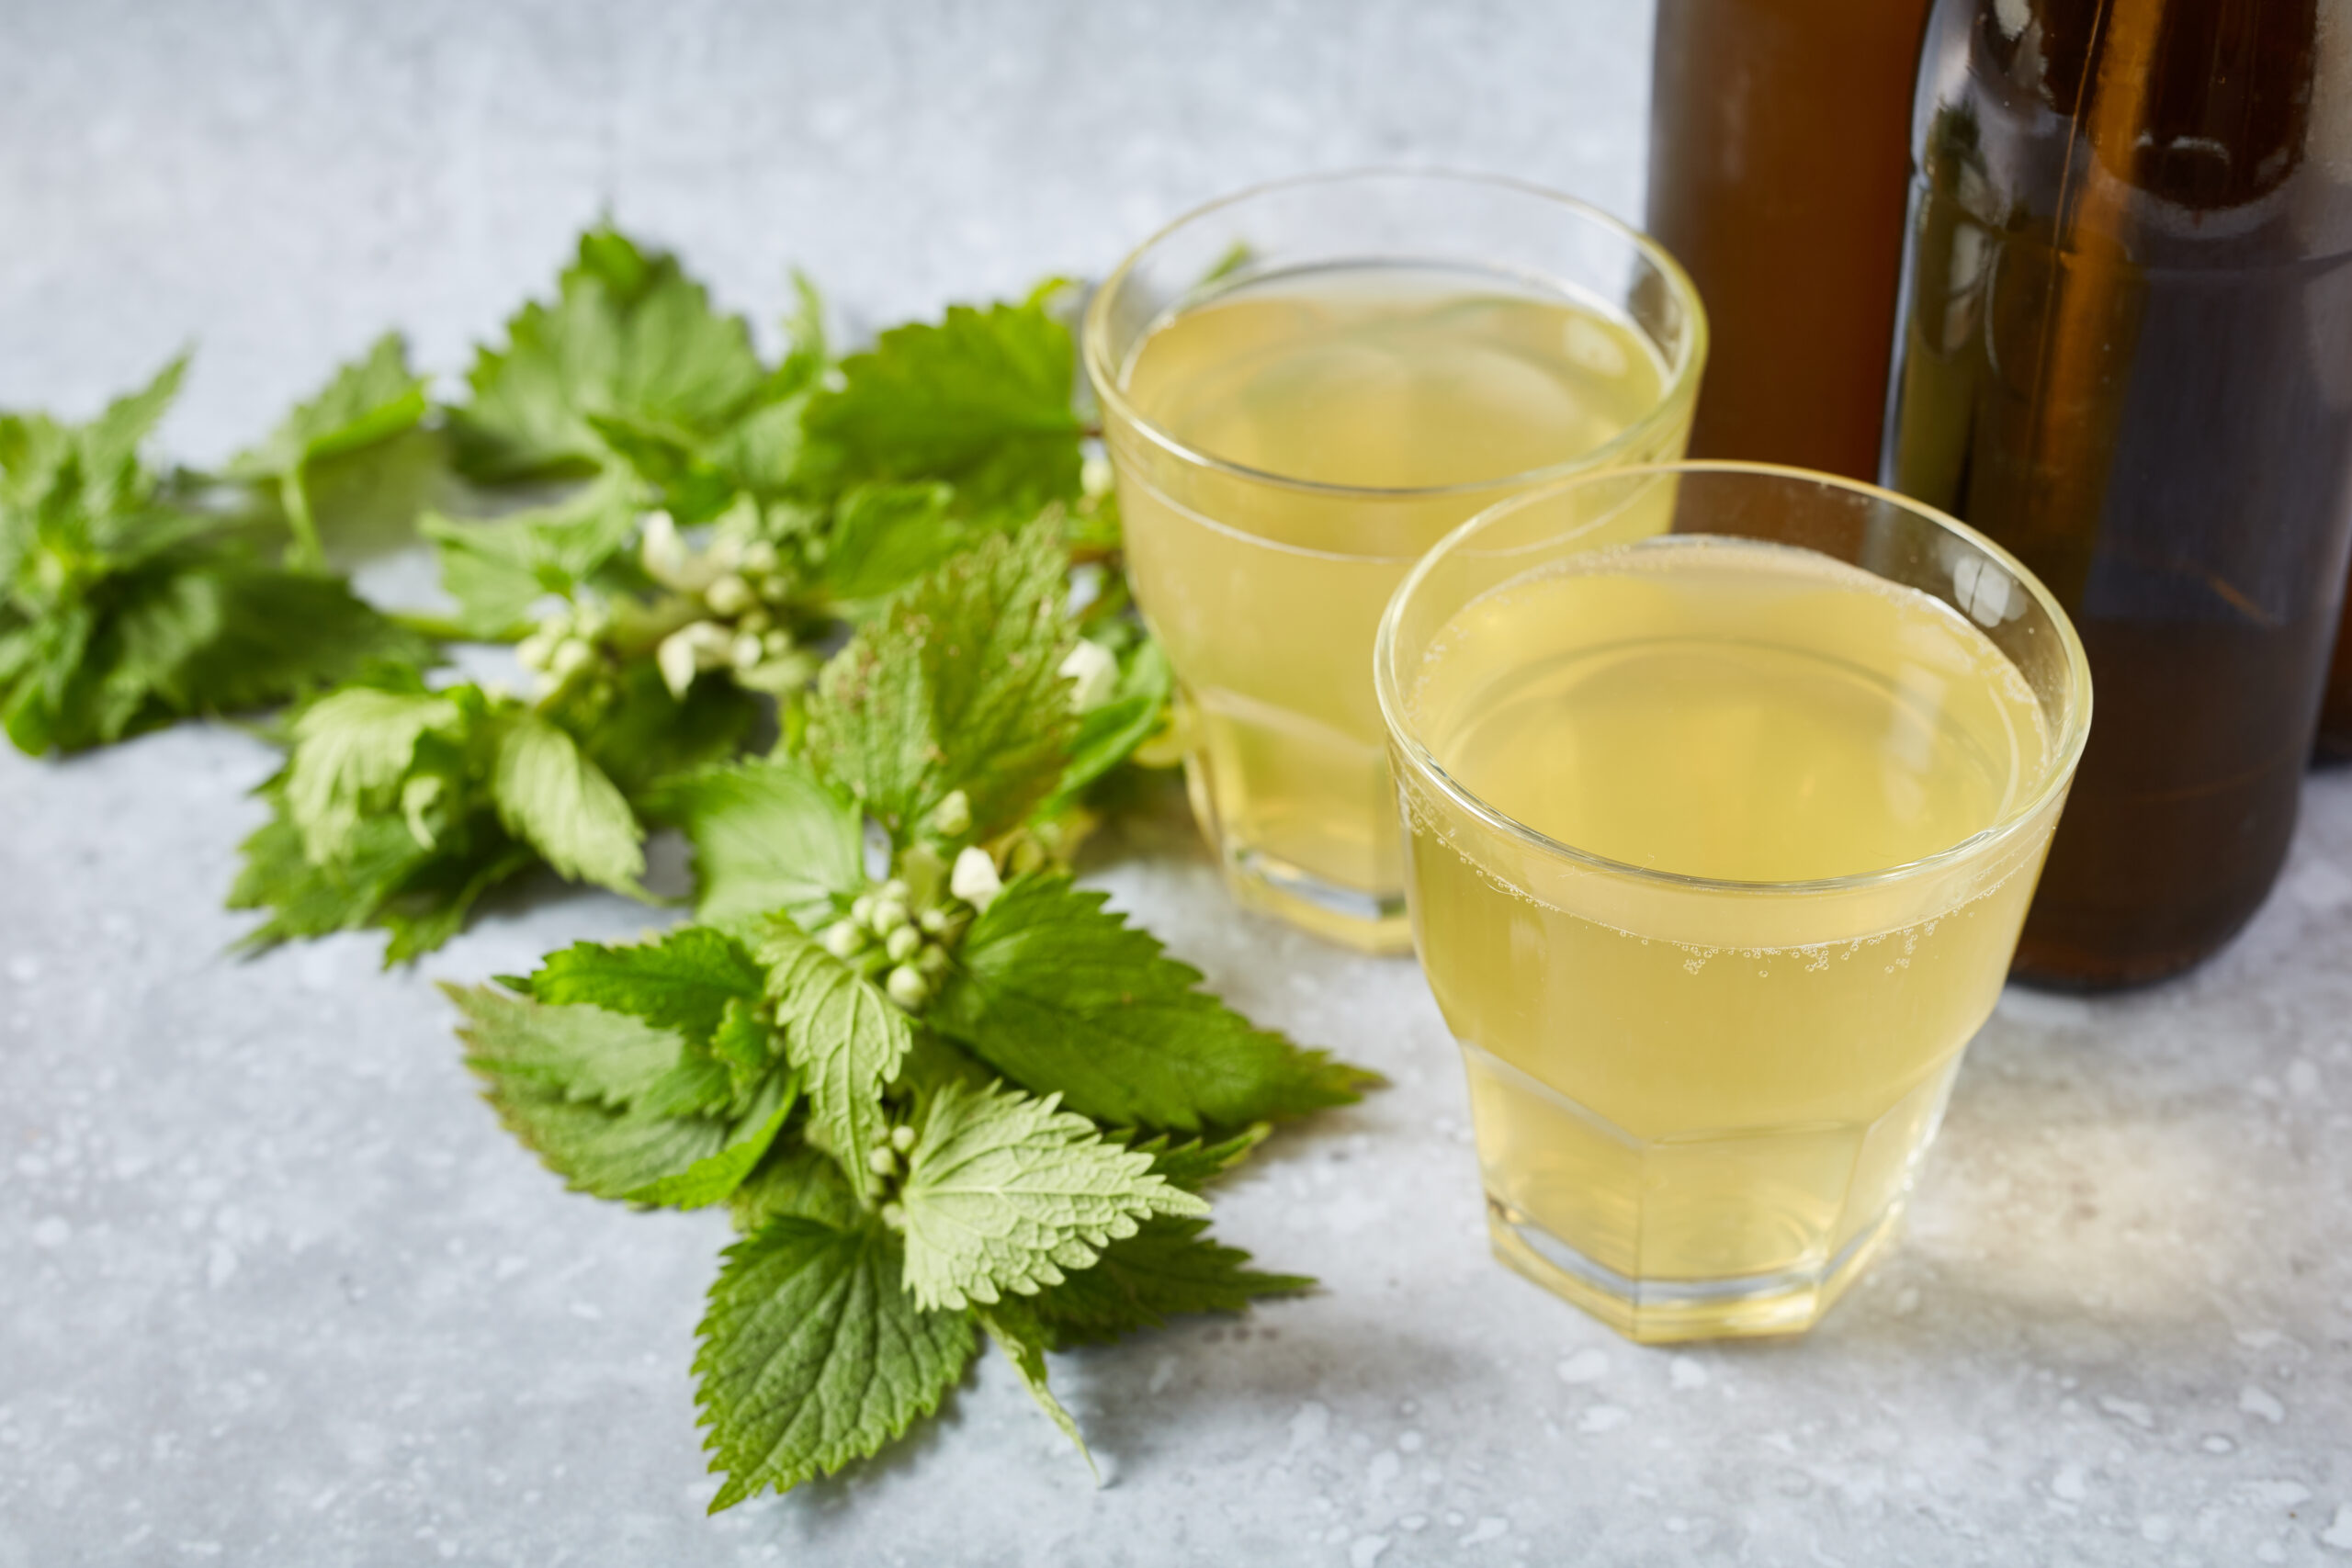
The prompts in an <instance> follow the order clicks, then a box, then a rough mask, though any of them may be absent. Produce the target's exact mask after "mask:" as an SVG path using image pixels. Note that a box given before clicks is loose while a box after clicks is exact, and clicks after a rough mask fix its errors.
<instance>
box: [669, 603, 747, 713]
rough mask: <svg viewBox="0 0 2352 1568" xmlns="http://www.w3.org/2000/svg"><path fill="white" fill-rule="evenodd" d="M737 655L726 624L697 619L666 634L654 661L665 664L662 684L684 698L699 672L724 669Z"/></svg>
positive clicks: (672, 692)
mask: <svg viewBox="0 0 2352 1568" xmlns="http://www.w3.org/2000/svg"><path fill="white" fill-rule="evenodd" d="M734 654H735V638H734V637H733V635H732V634H730V633H729V631H728V629H727V628H726V627H725V626H718V625H716V624H714V623H713V622H710V621H696V622H695V623H694V624H693V625H692V626H680V627H679V628H678V629H677V630H676V631H673V632H672V633H671V634H670V635H669V636H668V637H663V638H662V646H661V647H660V648H658V649H654V650H653V662H654V663H655V664H657V665H659V666H660V667H661V670H662V684H663V685H665V686H667V687H669V688H670V694H671V695H672V696H673V697H679V698H684V696H685V694H686V688H687V687H689V686H691V685H693V684H694V683H695V673H696V672H697V671H704V670H719V669H724V668H725V667H726V666H727V665H728V664H729V663H730V662H731V661H732V660H733V659H734Z"/></svg>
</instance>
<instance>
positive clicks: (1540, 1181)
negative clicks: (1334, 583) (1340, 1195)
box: [1375, 463, 2091, 1340]
mask: <svg viewBox="0 0 2352 1568" xmlns="http://www.w3.org/2000/svg"><path fill="white" fill-rule="evenodd" d="M1375 666H1376V668H1375V674H1376V679H1377V682H1378V688H1379V695H1380V701H1381V705H1382V710H1383V713H1384V715H1385V718H1386V721H1387V725H1388V732H1389V736H1390V740H1391V744H1392V747H1393V754H1394V761H1395V768H1396V773H1397V785H1398V789H1397V794H1398V798H1399V802H1400V804H1401V807H1402V810H1403V818H1404V821H1405V824H1406V829H1407V834H1408V862H1409V865H1408V881H1409V886H1410V890H1411V908H1412V917H1413V926H1414V934H1415V938H1416V941H1417V942H1418V944H1419V950H1420V954H1421V962H1422V964H1423V966H1424V968H1425V969H1426V971H1427V973H1428V976H1429V980H1430V987H1431V989H1432V990H1433V991H1434V992H1435V993H1436V996H1437V999H1438V1002H1439V1005H1440V1007H1441V1008H1442V1010H1443V1011H1444V1014H1445V1018H1446V1021H1447V1023H1448V1025H1449V1026H1450V1027H1451V1029H1452V1030H1453V1033H1454V1035H1455V1036H1456V1038H1457V1039H1458V1040H1459V1041H1460V1042H1461V1045H1462V1050H1463V1055H1464V1060H1465V1063H1466V1066H1467V1068H1468V1074H1469V1080H1470V1091H1471V1105H1472V1110H1473V1113H1474V1116H1475V1119H1476V1131H1477V1144H1478V1156H1479V1162H1480V1166H1481V1168H1482V1172H1483V1176H1484V1180H1485V1185H1486V1190H1487V1211H1488V1215H1489V1222H1490V1227H1491V1230H1492V1234H1493V1238H1494V1243H1495V1247H1496V1249H1497V1251H1498V1253H1499V1255H1500V1256H1501V1257H1502V1258H1503V1259H1504V1260H1505V1261H1506V1262H1507V1263H1509V1264H1510V1265H1511V1266H1512V1267H1514V1268H1516V1269H1519V1270H1520V1271H1521V1272H1522V1273H1525V1274H1527V1275H1529V1276H1530V1277H1532V1278H1533V1279H1534V1280H1537V1281H1539V1282H1540V1283H1542V1284H1544V1285H1545V1286H1546V1287H1547V1288H1549V1289H1551V1290H1553V1291H1555V1292H1557V1293H1559V1294H1560V1295H1563V1296H1565V1297H1566V1298H1567V1299H1568V1300H1569V1301H1571V1302H1573V1303H1577V1305H1579V1306H1581V1307H1583V1308H1585V1309H1586V1310H1588V1311H1589V1312H1590V1313H1592V1314H1594V1315H1595V1316H1598V1317H1600V1319H1601V1320H1602V1321H1604V1322H1606V1323H1608V1324H1610V1325H1611V1326H1613V1327H1615V1328H1617V1329H1618V1330H1619V1331H1620V1332H1622V1333H1624V1334H1626V1335H1629V1336H1631V1337H1634V1338H1636V1339H1642V1340H1672V1339H1684V1338H1698V1337H1720V1336H1734V1335H1751V1334H1772V1333H1786V1332H1792V1331H1796V1330H1802V1329H1804V1328H1806V1327H1808V1326H1810V1325H1812V1324H1813V1323H1814V1322H1815V1321H1816V1320H1817V1318H1818V1317H1819V1316H1820V1314H1821V1313H1822V1312H1823V1311H1825V1310H1826V1308H1827V1307H1828V1305H1829V1303H1831V1302H1832V1301H1833V1300H1834V1299H1835V1298H1836V1297H1837V1295H1838V1292H1840V1291H1841V1290H1842V1289H1843V1288H1844V1287H1845V1286H1846V1285H1847V1284H1848V1283H1849V1282H1850V1281H1851V1280H1853V1279H1854V1278H1855V1277H1856V1276H1857V1275H1858V1273H1859V1272H1860V1269H1862V1268H1863V1267H1864V1265H1865V1264H1866V1263H1867V1262H1868V1260H1869V1258H1871V1255H1872V1253H1873V1252H1874V1251H1875V1249H1876V1248H1877V1247H1879V1246H1880V1245H1881V1243H1882V1242H1883V1240H1884V1239H1885V1238H1886V1237H1887V1236H1888V1235H1890V1234H1891V1232H1892V1230H1893V1228H1894V1224H1895V1221H1896V1219H1897V1217H1898V1216H1899V1214H1900V1212H1901V1209H1902V1205H1903V1201H1904V1199H1905V1195H1906V1194H1907V1193H1908V1191H1909V1189H1910V1183H1911V1179H1912V1176H1913V1173H1914V1172H1915V1170H1916V1168H1917V1165H1918V1162H1919V1159H1920V1157H1921V1156H1922V1155H1923V1154H1924V1152H1925V1151H1926V1149H1927V1146H1928V1143H1929V1142H1930V1140H1931V1139H1932V1138H1933V1136H1934V1134H1935V1131H1936V1128H1937V1125H1938V1124H1939V1121H1940V1120H1941V1117H1942V1114H1943V1107H1944V1103H1945V1099H1946V1096H1947V1095H1948V1094H1949V1092H1950V1090H1951V1084H1952V1079H1953V1076H1954V1074H1955V1072H1956V1071H1957V1070H1958V1067H1959V1065H1960V1060H1961V1054H1962V1048H1963V1047H1965V1046H1966V1044H1967V1043H1968V1041H1969V1039H1970V1038H1971V1037H1972V1036H1973V1034H1974V1033H1975V1032H1976V1031H1977V1029H1978V1028H1979V1026H1981V1025H1982V1024H1983V1022H1984V1021H1985V1017H1986V1016H1987V1015H1988V1014H1989V1013H1990V1011H1991V1010H1992V1008H1993V1004H1994V1001H1995V999H1996V998H1997V996H1998V995H1999V992H2000V989H2001V985H2002V980H2003V977H2004V976H2005V974H2006V973H2007V968H2008V964H2009V959H2010V954H2011V953H2012V951H2013V949H2014V948H2015V946H2016V944H2017V940H2018V928H2019V925H2020V923H2021V922H2022V920H2023V919H2024V916H2025V909H2026V905H2027V903H2028V901H2029V899H2030V897H2031V895H2032V891H2033V886H2034V881H2035V878H2036V877H2037V876H2038V875H2039V874H2040V871H2041V861H2042V856H2043V853H2044V852H2045V850H2046V849H2047V848H2048V846H2049V842H2050V835H2051V829H2052V827H2053V825H2054V824H2055V823H2056V821H2057V818H2058V814H2059V811H2060V809H2061V807H2063V805H2064V800H2065V795H2066V789H2067V785H2068V784H2069V782H2070V781H2071V779H2072V777H2073V774H2074V770H2075V762H2076V760H2077V759H2078V758H2079V757H2080V756H2081V754H2082V749H2083V742H2084V739H2085V737H2086V734H2087V732H2088V729H2089V723H2090V704H2091V693H2090V677H2089V673H2088V668H2087V666H2086V663H2085V661H2084V657H2083V649H2082V644H2081V642H2080V640H2079V639H2078V638H2077V637H2076V636H2075V629H2074V627H2073V626H2071V625H2069V623H2068V622H2067V620H2066V617H2065V615H2064V613H2063V612H2062V611H2061V610H2060V609H2059V607H2058V605H2057V603H2056V602H2055V600H2053V599H2052V596H2051V594H2050V593H2049V592H2048V591H2047V590H2046V589H2045V588H2043V586H2042V585H2041V583H2040V582H2038V581H2035V580H2034V579H2033V577H2032V576H2031V575H2030V573H2028V572H2027V571H2026V570H2025V569H2024V568H2023V567H2021V566H2019V565H2018V562H2017V561H2016V560H2015V559H2014V558H2012V557H2010V556H2009V555H2008V554H2007V552H2005V551H2003V550H2002V549H2000V548H1999V547H1997V546H1995V545H1994V544H1992V543H1991V542H1990V541H1988V540H1987V539H1985V537H1984V536H1982V535H1980V534H1978V533H1976V532H1974V531H1973V529H1970V528H1968V527H1967V526H1965V525H1962V524H1960V523H1957V522H1954V521H1953V520H1952V519H1951V518H1949V517H1946V516H1944V515H1942V514H1941V513H1937V512H1935V511H1932V510H1931V509H1929V508H1928V507H1926V506H1923V505H1920V504H1917V503H1916V502H1910V501H1906V500H1904V499H1903V498H1901V497H1898V496H1895V495H1894V494H1891V493H1889V492H1887V491H1880V490H1876V489H1873V488H1871V487H1870V486H1867V485H1862V484H1858V483H1852V482H1849V481H1847V480H1843V479H1831V478H1829V477H1827V476H1825V475H1818V474H1813V473H1808V472H1805V471H1803V470H1799V469H1792V468H1765V467H1761V466H1749V465H1732V464H1704V463H1693V464H1676V465H1667V466H1662V467H1657V468H1642V469H1631V470H1623V469H1621V470H1615V471H1611V472H1606V473H1598V474H1592V475H1588V476H1584V477H1580V478H1577V479H1571V480H1568V481H1566V482H1565V483H1561V484H1555V485H1549V486H1545V487H1544V488H1542V489H1540V490H1537V491H1532V492H1530V493H1528V494H1526V495H1523V496H1520V497H1518V498H1515V499H1513V500H1511V501H1508V502H1504V503H1502V504H1500V505H1498V506H1497V507H1495V508H1494V509H1492V510H1491V511H1488V512H1487V513H1483V514H1481V515H1480V516H1478V517H1477V518H1476V519H1474V520H1472V521H1471V522H1470V523H1468V524H1466V525H1464V527H1463V528H1461V529H1460V530H1459V531H1458V532H1456V533H1454V534H1453V536H1450V537H1449V538H1447V539H1446V540H1445V541H1444V542H1443V543H1442V544H1441V545H1440V546H1438V547H1437V548H1436V549H1434V550H1433V551H1431V552H1430V555H1429V556H1428V557H1427V558H1425V559H1424V560H1423V561H1422V562H1421V563H1420V564H1419V567H1417V568H1416V569H1415V570H1414V571H1413V573H1412V575H1411V576H1410V577H1409V578H1408V579H1407V581H1406V582H1405V584H1404V586H1403V587H1402V588H1400V589H1399V590H1398V591H1397V596H1396V598H1395V599H1394V600H1393V601H1392V602H1391V603H1390V604H1389V606H1388V610H1387V614H1386V616H1385V619H1384V620H1383V622H1382V625H1381V628H1380V634H1379V644H1378V648H1377V650H1376V653H1375Z"/></svg>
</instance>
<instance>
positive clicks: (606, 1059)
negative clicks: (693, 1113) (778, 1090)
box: [441, 984, 680, 1110]
mask: <svg viewBox="0 0 2352 1568" xmlns="http://www.w3.org/2000/svg"><path fill="white" fill-rule="evenodd" d="M441 992H442V994H443V995H444V996H446V997H447V998H449V999H450V1000H451V1001H452V1002H454V1003H456V1004H457V1006H458V1010H459V1011H460V1012H462V1013H464V1014H465V1015H466V1024H465V1026H464V1027H462V1028H460V1029H459V1030H458V1037H459V1038H460V1039H462V1040H464V1041H465V1042H466V1043H467V1044H468V1045H469V1046H470V1047H471V1048H472V1053H473V1055H476V1056H478V1057H481V1059H482V1060H483V1061H485V1062H492V1063H495V1064H496V1069H495V1070H496V1071H497V1072H498V1073H499V1075H500V1076H501V1077H503V1078H505V1079H507V1080H509V1081H511V1082H514V1083H515V1084H518V1085H523V1084H527V1085H529V1086H532V1087H536V1088H538V1089H546V1090H548V1092H549V1093H552V1094H556V1095H560V1096H561V1097H562V1098H564V1099H566V1100H584V1101H590V1102H593V1103H595V1104H600V1105H606V1106H610V1107H612V1108H614V1109H616V1110H620V1109H625V1108H627V1107H628V1105H630V1104H632V1103H633V1102H635V1101H636V1100H639V1099H640V1098H641V1097H643V1096H644V1095H645V1094H646V1093H647V1092H648V1091H649V1090H650V1089H652V1088H653V1087H654V1085H656V1084H658V1083H660V1082H661V1081H662V1078H663V1077H666V1076H667V1075H668V1074H669V1073H670V1072H671V1070H672V1069H673V1068H674V1067H676V1066H677V1065H678V1055H679V1049H680V1047H679V1040H678V1037H677V1035H675V1034H674V1033H673V1032H670V1031H669V1030H666V1029H656V1028H654V1027H652V1026H651V1025H650V1024H648V1023H646V1022H644V1021H641V1020H639V1019H635V1018H628V1017H625V1016H623V1015H622V1014H620V1013H617V1012H608V1011H606V1010H605V1009H603V1008H600V1007H584V1006H567V1005H560V1004H550V1003H548V1002H545V1001H539V1000H536V999H534V998H530V997H516V996H511V995H509V994H507V993H506V992H504V991H502V990H499V989H498V988H497V987H492V986H452V985H447V984H444V985H443V986H442V987H441Z"/></svg>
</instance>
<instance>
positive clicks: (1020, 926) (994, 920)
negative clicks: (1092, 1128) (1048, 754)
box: [929, 876, 1375, 1132]
mask: <svg viewBox="0 0 2352 1568" xmlns="http://www.w3.org/2000/svg"><path fill="white" fill-rule="evenodd" d="M1104 898H1105V896H1104V895H1103V894H1101V893H1096V892H1087V891H1081V890H1080V889H1079V888H1077V887H1074V886H1071V885H1070V883H1069V879H1068V878H1067V877H1062V876H1034V877H1025V878H1023V879H1021V880H1019V881H1016V882H1014V883H1013V884H1012V886H1008V887H1007V888H1006V889H1005V890H1004V892H1003V893H1002V894H1001V895H999V896H998V897H997V899H996V901H995V902H993V903H992V904H990V905H989V908H988V909H987V911H986V912H985V913H983V914H982V915H981V916H980V917H979V919H977V920H975V921H974V922H973V923H972V927H971V930H970V931H967V933H966V935H965V938H964V942H963V945H962V947H961V948H960V949H959V950H958V951H957V953H956V959H957V965H956V968H955V969H954V970H952V971H951V972H950V974H949V977H948V980H947V983H946V985H945V987H944V989H943V991H942V992H941V995H940V997H939V999H938V1000H937V1001H936V1002H935V1003H934V1004H933V1008H932V1010H931V1011H930V1014H929V1018H930V1021H931V1022H932V1024H933V1027H934V1028H937V1029H938V1030H940V1031H941V1032H944V1033H945V1034H948V1035H950V1036H952V1037H954V1038H955V1039H956V1040H958V1041H960V1042H962V1043H964V1044H965V1045H966V1046H967V1047H968V1048H969V1049H970V1050H971V1052H972V1053H973V1055H977V1056H978V1057H979V1058H980V1059H981V1060H982V1061H984V1062H986V1063H988V1064H989V1066H992V1067H995V1068H996V1069H997V1070H998V1071H999V1072H1001V1073H1003V1074H1004V1075H1005V1076H1006V1077H1010V1078H1012V1080H1013V1081H1014V1082H1016V1083H1019V1084H1022V1085H1024V1086H1026V1087H1027V1088H1029V1089H1033V1090H1035V1091H1036V1092H1039V1093H1047V1092H1058V1093H1059V1094H1061V1096H1062V1097H1063V1099H1064V1100H1065V1101H1066V1102H1067V1103H1068V1104H1069V1107H1070V1108H1071V1109H1072V1110H1074V1111H1080V1112H1082V1113H1084V1114H1085V1115H1088V1116H1091V1117H1094V1118H1096V1119H1097V1120H1099V1121H1103V1122H1113V1123H1120V1124H1129V1125H1137V1126H1148V1127H1171V1128H1176V1129H1179V1130H1181V1131H1186V1132H1189V1131H1193V1130H1194V1129H1197V1128H1200V1127H1203V1126H1220V1127H1238V1126H1243V1125H1246V1124H1247V1123H1249V1122H1262V1121H1271V1120H1275V1119H1279V1118H1282V1117H1285V1116H1296V1115H1300V1114H1303V1113H1304V1112H1306V1111H1316V1110H1320V1109H1322V1108H1323V1107H1326V1106H1331V1105H1344V1104H1347V1103H1349V1102H1351V1101H1352V1100H1355V1099H1356V1098H1357V1094H1358V1091H1359V1090H1360V1089H1363V1088H1364V1087H1365V1086H1366V1085H1368V1084H1370V1083H1372V1082H1374V1081H1375V1080H1374V1078H1373V1077H1372V1076H1371V1075H1369V1074H1367V1073H1365V1072H1363V1070H1362V1069H1360V1068H1356V1067H1351V1066H1348V1065H1347V1064H1346V1063H1343V1062H1338V1061H1334V1060H1332V1059H1331V1058H1330V1057H1329V1056H1328V1055H1325V1054H1324V1053H1322V1052H1319V1051H1306V1050H1302V1049H1300V1048H1299V1047H1298V1046H1296V1045H1294V1044H1292V1043H1290V1042H1289V1041H1288V1040H1286V1039H1284V1038H1283V1036H1282V1035H1280V1034H1277V1033H1275V1032H1273V1031H1272V1030H1266V1029H1260V1028H1258V1027H1256V1026H1255V1025H1253V1024H1252V1023H1250V1021H1249V1020H1247V1019H1245V1018H1243V1017H1242V1016H1241V1015H1240V1014H1239V1013H1237V1012H1235V1011H1234V1010H1232V1009H1230V1008H1228V1007H1227V1006H1226V1005H1225V1004H1224V1003H1223V1002H1221V1001H1219V1000H1218V999H1217V998H1216V997H1215V996H1213V995H1211V994H1209V993H1208V992H1205V991H1204V990H1201V989H1200V988H1199V987H1200V981H1201V975H1200V971H1198V970H1196V969H1194V968H1193V967H1192V966H1191V965H1189V964H1180V963H1178V962H1177V961H1176V960H1174V959H1172V958H1170V957H1168V956H1167V955H1166V953H1165V952H1164V951H1163V949H1162V948H1161V946H1160V943H1159V941H1158V939H1156V938H1154V937H1153V936H1152V935H1151V934H1150V933H1149V932H1148V931H1142V930H1139V929H1137V928H1135V927H1131V926H1129V925H1128V924H1127V923H1126V921H1125V919H1124V918H1123V917H1121V916H1119V915H1117V914H1114V913H1113V912H1112V911H1110V910H1108V909H1105V908H1103V902H1104Z"/></svg>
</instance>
